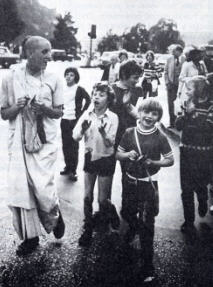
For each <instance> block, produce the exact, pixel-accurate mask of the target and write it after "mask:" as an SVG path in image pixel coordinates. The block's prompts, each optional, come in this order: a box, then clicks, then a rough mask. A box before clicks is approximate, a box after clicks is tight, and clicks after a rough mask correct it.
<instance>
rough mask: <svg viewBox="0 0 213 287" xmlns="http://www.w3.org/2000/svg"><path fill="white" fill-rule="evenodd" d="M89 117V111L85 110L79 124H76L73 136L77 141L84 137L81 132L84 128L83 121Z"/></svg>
mask: <svg viewBox="0 0 213 287" xmlns="http://www.w3.org/2000/svg"><path fill="white" fill-rule="evenodd" d="M86 119H88V112H87V111H85V112H84V113H83V114H82V115H81V117H80V118H79V119H78V121H77V124H76V125H75V127H74V129H73V132H72V137H73V139H74V140H75V141H80V140H81V139H82V138H83V134H82V133H81V130H82V123H83V121H84V120H86Z"/></svg>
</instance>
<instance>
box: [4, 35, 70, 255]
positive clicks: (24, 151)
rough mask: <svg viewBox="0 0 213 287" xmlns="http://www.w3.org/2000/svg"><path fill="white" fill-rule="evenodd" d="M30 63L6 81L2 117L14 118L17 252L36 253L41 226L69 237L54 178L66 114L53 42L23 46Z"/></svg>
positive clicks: (12, 198) (35, 40)
mask: <svg viewBox="0 0 213 287" xmlns="http://www.w3.org/2000/svg"><path fill="white" fill-rule="evenodd" d="M23 52H24V54H25V57H26V59H27V62H26V64H22V65H20V64H18V65H17V66H14V68H13V70H11V71H9V73H8V74H7V75H6V77H5V78H4V79H3V81H2V90H1V96H0V97H1V116H2V119H3V120H8V121H9V143H8V149H9V169H8V205H9V207H10V209H11V211H12V214H13V225H14V228H15V230H16V232H17V233H18V236H19V238H20V239H21V240H22V243H21V244H20V245H19V246H18V248H17V251H16V253H17V255H18V256H24V255H27V254H29V253H31V252H33V251H34V250H35V249H36V248H37V246H38V245H39V236H40V235H42V230H41V225H40V223H41V224H42V225H43V227H44V229H45V230H46V232H47V233H50V232H53V234H54V236H55V237H56V238H61V237H62V236H63V235H64V231H65V224H64V221H63V218H62V214H61V212H60V208H59V199H58V196H57V191H56V185H55V180H54V173H55V163H56V158H57V121H56V119H59V118H60V117H61V116H62V115H63V98H62V94H63V90H62V83H61V81H60V80H59V79H58V77H57V76H56V75H54V74H52V73H49V72H47V71H45V69H46V66H47V63H48V61H49V60H50V59H51V45H50V42H49V41H48V40H46V39H45V38H42V37H39V36H31V37H29V38H28V39H27V40H26V42H25V44H24V47H23Z"/></svg>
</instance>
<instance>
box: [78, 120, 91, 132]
mask: <svg viewBox="0 0 213 287" xmlns="http://www.w3.org/2000/svg"><path fill="white" fill-rule="evenodd" d="M91 123H92V121H88V120H84V121H83V123H82V124H81V133H82V134H84V133H85V131H87V130H88V128H89V127H90V126H91Z"/></svg>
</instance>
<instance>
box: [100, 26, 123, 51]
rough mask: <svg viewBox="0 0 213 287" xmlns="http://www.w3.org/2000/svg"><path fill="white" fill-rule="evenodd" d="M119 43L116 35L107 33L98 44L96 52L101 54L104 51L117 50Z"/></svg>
mask: <svg viewBox="0 0 213 287" xmlns="http://www.w3.org/2000/svg"><path fill="white" fill-rule="evenodd" d="M119 43H120V37H119V36H118V35H116V34H112V32H111V31H108V32H107V35H106V36H105V37H103V38H102V39H101V41H100V42H99V43H98V51H99V52H100V53H101V54H102V53H103V52H104V51H115V50H118V47H119Z"/></svg>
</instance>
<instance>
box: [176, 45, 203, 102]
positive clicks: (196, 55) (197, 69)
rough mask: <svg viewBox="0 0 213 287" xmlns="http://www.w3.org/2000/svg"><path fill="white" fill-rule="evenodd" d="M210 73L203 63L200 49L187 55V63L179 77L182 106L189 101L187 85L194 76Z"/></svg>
mask: <svg viewBox="0 0 213 287" xmlns="http://www.w3.org/2000/svg"><path fill="white" fill-rule="evenodd" d="M207 74H208V71H207V69H206V66H205V64H204V62H203V61H202V51H201V50H200V49H198V48H195V49H193V50H190V51H189V53H188V55H187V61H186V62H185V63H184V64H183V66H182V69H181V73H180V76H179V86H178V96H179V97H180V100H181V103H182V105H184V101H185V100H187V93H188V90H189V89H188V86H187V83H188V81H189V80H191V78H192V77H193V76H198V75H200V76H207Z"/></svg>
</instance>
